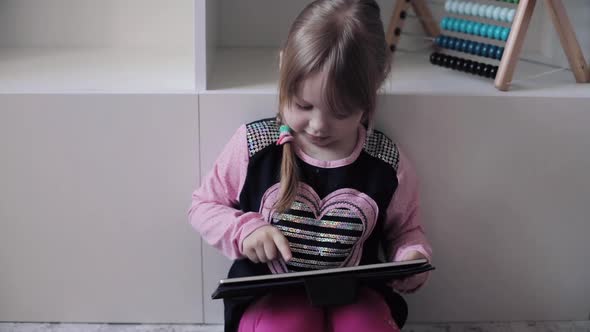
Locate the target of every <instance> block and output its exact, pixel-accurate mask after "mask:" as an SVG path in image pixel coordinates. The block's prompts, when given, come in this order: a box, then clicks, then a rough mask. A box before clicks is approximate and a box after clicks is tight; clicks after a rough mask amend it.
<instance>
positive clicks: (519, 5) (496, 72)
mask: <svg viewBox="0 0 590 332" xmlns="http://www.w3.org/2000/svg"><path fill="white" fill-rule="evenodd" d="M494 2H495V3H494ZM545 3H546V7H547V10H548V11H549V14H550V16H551V19H552V21H553V25H554V26H555V29H556V31H557V34H558V35H559V39H560V42H561V45H562V47H563V49H564V51H565V54H566V56H567V58H568V61H569V64H570V67H571V70H572V72H573V74H574V77H575V79H576V82H578V83H587V82H590V68H589V67H588V64H587V63H586V60H585V58H584V55H583V54H582V50H581V48H580V44H579V43H578V40H577V38H576V35H575V33H574V30H573V28H572V26H571V22H570V20H569V18H568V16H567V13H566V10H565V7H564V6H563V3H562V2H561V0H545ZM535 4H536V0H495V1H494V0H487V1H481V0H476V1H474V0H446V1H444V9H445V12H446V13H449V14H453V16H445V17H444V18H442V20H440V22H437V21H435V19H434V16H433V15H432V12H431V11H430V8H429V6H428V3H427V2H426V1H425V0H397V2H396V5H395V6H394V9H393V13H392V16H391V20H390V22H389V27H388V29H387V42H388V44H389V47H390V50H391V51H392V52H395V51H396V48H397V44H398V41H399V38H400V36H401V34H402V29H403V24H404V22H405V20H406V18H407V16H408V9H409V8H410V7H412V9H413V11H414V13H415V14H416V17H417V18H418V19H419V20H420V23H421V25H422V27H423V28H424V30H425V32H426V34H427V35H428V36H430V37H431V39H432V40H433V42H434V43H433V46H434V47H435V51H434V52H433V53H432V54H431V55H430V62H431V63H432V64H433V65H438V66H442V67H446V68H450V69H453V70H458V71H462V72H466V73H471V74H473V75H478V76H481V77H486V78H490V79H494V80H495V82H494V85H495V86H496V88H497V89H498V90H501V91H508V90H509V88H510V84H511V82H512V78H513V75H514V70H515V67H516V63H517V62H518V59H519V57H520V53H521V51H522V46H523V43H524V37H525V35H526V32H527V29H528V26H529V23H530V20H531V17H532V15H533V11H534V8H535ZM455 16H461V17H464V18H457V17H455ZM473 18H483V19H485V21H486V22H488V21H493V22H494V24H489V23H482V22H478V21H474V20H473ZM437 23H438V24H437ZM441 30H444V31H449V32H452V33H459V34H462V35H471V36H478V37H481V38H485V39H489V40H495V41H497V42H504V43H505V45H504V47H502V46H498V45H494V44H493V43H487V42H477V41H474V40H470V39H467V38H458V37H454V36H452V35H448V34H443V33H442V32H441ZM441 49H448V50H453V51H457V52H460V53H465V54H471V55H474V56H477V57H482V58H487V59H488V60H490V61H499V62H500V63H499V65H491V64H488V63H484V62H479V61H475V60H470V59H466V58H462V57H457V56H452V55H448V54H445V53H443V52H441Z"/></svg>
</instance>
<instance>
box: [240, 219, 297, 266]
mask: <svg viewBox="0 0 590 332" xmlns="http://www.w3.org/2000/svg"><path fill="white" fill-rule="evenodd" d="M242 251H243V252H244V255H246V257H248V259H250V260H251V261H252V262H254V263H266V262H269V261H273V260H275V259H277V258H278V252H280V254H281V256H282V257H283V259H284V260H285V261H289V260H290V259H291V257H292V256H291V248H290V247H289V241H288V240H287V238H286V237H285V236H284V235H283V233H281V231H280V230H278V228H276V227H274V226H271V225H268V226H262V227H260V228H259V229H257V230H255V231H254V232H252V234H250V235H248V236H247V237H246V238H245V239H244V242H242Z"/></svg>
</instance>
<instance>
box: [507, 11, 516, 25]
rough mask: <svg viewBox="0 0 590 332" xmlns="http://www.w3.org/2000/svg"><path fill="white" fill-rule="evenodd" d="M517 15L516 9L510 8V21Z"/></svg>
mask: <svg viewBox="0 0 590 332" xmlns="http://www.w3.org/2000/svg"><path fill="white" fill-rule="evenodd" d="M515 15H516V9H514V8H513V9H510V10H509V11H508V22H512V21H514V16H515Z"/></svg>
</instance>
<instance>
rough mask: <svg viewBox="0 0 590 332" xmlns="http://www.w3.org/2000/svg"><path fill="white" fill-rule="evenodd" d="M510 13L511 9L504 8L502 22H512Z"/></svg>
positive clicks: (501, 16)
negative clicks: (509, 18) (509, 16)
mask: <svg viewBox="0 0 590 332" xmlns="http://www.w3.org/2000/svg"><path fill="white" fill-rule="evenodd" d="M509 11H510V9H508V8H506V7H504V8H502V10H501V11H500V21H502V22H510V21H508V12H509Z"/></svg>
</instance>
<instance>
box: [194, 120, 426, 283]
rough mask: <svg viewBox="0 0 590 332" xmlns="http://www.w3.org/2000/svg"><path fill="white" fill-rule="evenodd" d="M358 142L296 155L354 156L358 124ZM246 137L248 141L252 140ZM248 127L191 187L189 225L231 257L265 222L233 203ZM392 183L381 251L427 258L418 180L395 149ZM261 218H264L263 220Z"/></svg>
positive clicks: (242, 173) (417, 279)
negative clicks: (336, 152) (341, 149)
mask: <svg viewBox="0 0 590 332" xmlns="http://www.w3.org/2000/svg"><path fill="white" fill-rule="evenodd" d="M360 134H361V135H359V143H358V144H357V146H356V148H355V150H354V151H353V153H352V154H351V156H349V157H347V158H345V159H342V160H337V161H320V160H316V159H314V158H311V157H310V156H308V155H306V154H305V153H304V152H303V151H302V150H300V149H296V151H297V155H298V157H299V158H300V159H301V160H303V161H304V162H305V163H307V164H310V165H314V166H316V167H322V168H335V167H342V166H346V165H347V164H350V163H352V162H354V161H355V160H356V158H357V157H358V156H359V154H360V153H361V151H362V150H363V147H364V143H365V140H366V137H367V135H366V131H365V130H364V129H361V131H360ZM251 141H252V140H251V138H250V143H252V142H251ZM248 144H249V137H248V134H247V128H246V126H245V125H242V126H241V127H240V128H239V129H238V130H237V131H236V132H235V134H234V135H233V137H232V138H231V139H230V141H229V142H228V143H227V144H226V146H225V147H224V149H223V151H222V152H221V154H220V155H219V157H218V158H217V160H216V162H215V164H214V166H213V168H212V169H211V170H210V171H209V173H208V174H207V176H206V177H205V178H203V179H202V184H201V186H200V188H198V189H197V190H195V191H194V193H193V196H192V205H191V207H190V209H189V219H190V223H191V224H192V226H193V227H194V228H195V229H196V230H197V231H198V232H199V233H200V234H201V236H202V237H203V239H204V240H205V241H207V243H209V244H210V245H212V246H213V247H215V248H217V249H218V250H220V251H221V252H222V253H223V254H224V255H225V256H227V257H228V258H230V259H239V258H244V255H243V253H242V243H243V241H244V239H245V238H246V237H247V236H248V235H250V234H251V233H252V232H253V231H255V230H256V229H258V228H260V227H262V226H266V225H269V222H268V221H267V220H268V218H264V217H263V215H262V212H243V211H241V210H239V209H238V206H239V201H240V200H239V198H240V193H241V191H242V188H243V186H244V182H245V180H246V175H247V172H248V165H249V162H250V158H251V149H249V145H248ZM397 181H398V185H397V189H396V191H395V192H394V195H393V197H392V199H391V201H390V202H389V205H388V207H387V211H386V219H385V224H384V226H383V231H384V232H385V239H386V242H387V243H386V245H385V251H386V257H387V258H388V259H389V260H390V261H399V260H403V259H404V257H405V255H406V254H407V253H408V252H409V251H413V250H415V251H418V252H420V253H422V254H423V255H424V256H426V257H427V258H428V259H429V260H430V258H431V246H430V244H429V243H428V241H427V239H426V237H425V234H424V229H423V227H422V225H421V223H420V209H419V196H418V182H417V178H416V174H415V172H414V170H413V168H412V167H411V164H410V162H409V161H408V159H407V158H406V156H405V155H404V154H403V153H401V152H400V153H399V164H398V167H397ZM265 219H266V220H265ZM428 275H429V273H423V274H420V275H416V276H414V277H411V278H408V279H406V280H403V281H397V282H395V283H394V284H393V287H394V288H396V289H397V290H398V291H402V292H413V291H415V290H417V289H418V288H420V287H421V286H422V285H423V284H424V283H425V281H426V280H427V278H428Z"/></svg>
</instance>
